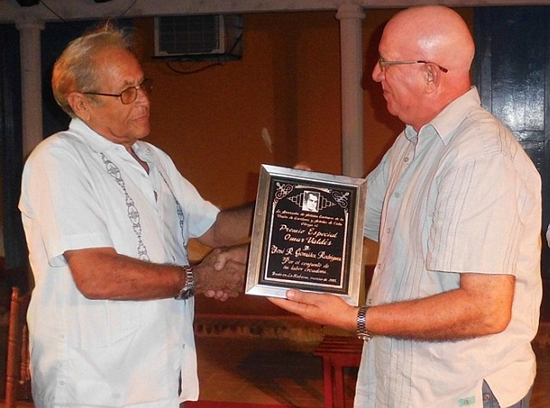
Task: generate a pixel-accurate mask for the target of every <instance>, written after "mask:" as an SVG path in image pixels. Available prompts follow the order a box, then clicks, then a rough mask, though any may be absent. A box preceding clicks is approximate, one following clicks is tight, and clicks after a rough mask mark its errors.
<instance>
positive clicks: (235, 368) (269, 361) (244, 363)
mask: <svg viewBox="0 0 550 408" xmlns="http://www.w3.org/2000/svg"><path fill="white" fill-rule="evenodd" d="M314 346H315V344H312V343H295V342H291V341H287V340H273V339H271V340H261V339H250V338H248V339H244V338H227V337H208V336H204V337H201V336H198V337H197V352H198V360H199V378H200V382H201V396H200V401H212V402H220V403H223V402H226V403H233V404H234V405H232V406H233V407H241V406H242V407H243V408H245V407H251V408H252V407H254V405H257V406H264V407H265V406H268V407H273V408H278V407H281V408H283V407H288V408H321V407H323V406H324V401H323V380H322V364H321V360H320V358H319V357H314V356H313V355H312V350H313V348H314ZM536 351H537V360H538V375H537V379H536V381H535V387H534V394H533V399H532V401H531V408H549V407H550V347H548V346H547V347H545V348H544V349H540V348H537V350H536ZM355 378H356V370H355V369H352V368H349V369H346V370H345V385H346V386H345V389H346V408H348V407H351V406H352V400H353V389H354V383H355ZM199 405H200V404H186V408H193V407H194V406H199ZM21 406H22V407H32V405H27V404H22V405H21ZM216 406H217V407H223V405H222V404H220V405H216ZM0 407H3V404H2V402H1V401H0Z"/></svg>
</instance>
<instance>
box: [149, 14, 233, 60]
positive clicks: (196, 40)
mask: <svg viewBox="0 0 550 408" xmlns="http://www.w3.org/2000/svg"><path fill="white" fill-rule="evenodd" d="M242 32H243V23H242V15H238V14H227V15H225V14H223V15H222V14H208V15H188V16H166V17H155V57H156V58H167V59H173V60H200V59H219V58H228V59H240V58H241V57H242Z"/></svg>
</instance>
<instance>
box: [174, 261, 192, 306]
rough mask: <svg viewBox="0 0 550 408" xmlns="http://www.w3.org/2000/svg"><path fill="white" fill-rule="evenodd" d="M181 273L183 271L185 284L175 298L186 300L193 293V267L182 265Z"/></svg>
mask: <svg viewBox="0 0 550 408" xmlns="http://www.w3.org/2000/svg"><path fill="white" fill-rule="evenodd" d="M181 268H182V269H183V273H185V285H183V288H181V290H180V293H179V294H178V296H176V297H175V299H176V300H187V299H189V298H191V297H193V296H194V295H195V274H194V273H193V268H191V267H190V266H189V265H187V266H182V267H181Z"/></svg>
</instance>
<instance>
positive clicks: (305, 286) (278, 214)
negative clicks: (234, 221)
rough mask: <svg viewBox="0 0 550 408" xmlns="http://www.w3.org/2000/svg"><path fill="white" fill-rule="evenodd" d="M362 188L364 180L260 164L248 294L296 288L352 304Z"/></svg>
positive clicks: (271, 293) (278, 293)
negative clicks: (336, 296)
mask: <svg viewBox="0 0 550 408" xmlns="http://www.w3.org/2000/svg"><path fill="white" fill-rule="evenodd" d="M363 187H364V180H363V179H352V178H349V177H343V176H334V175H327V174H320V173H313V172H305V171H302V170H294V169H285V168H277V167H274V166H263V167H262V174H261V175H260V186H259V189H258V200H257V202H256V213H255V221H254V230H253V233H252V243H251V253H250V259H249V269H248V276H247V293H250V294H257V295H265V296H275V297H282V296H284V292H286V290H287V289H289V288H294V289H300V290H306V291H313V292H318V293H330V294H334V295H339V296H342V297H344V298H345V299H346V300H348V301H349V303H352V304H354V303H355V304H356V303H357V301H358V294H359V285H360V277H361V269H362V268H361V265H362V264H361V250H362V231H363V220H364V188H363ZM358 237H359V239H358Z"/></svg>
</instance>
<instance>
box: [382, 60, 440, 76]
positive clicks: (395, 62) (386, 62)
mask: <svg viewBox="0 0 550 408" xmlns="http://www.w3.org/2000/svg"><path fill="white" fill-rule="evenodd" d="M409 64H433V65H435V66H436V67H438V68H439V69H440V70H441V71H442V72H445V73H446V72H449V70H448V69H447V68H443V67H442V66H441V65H439V64H436V63H435V62H432V61H423V60H404V61H386V60H383V59H382V57H380V58H378V65H379V66H380V70H382V71H384V68H386V67H389V66H391V65H409Z"/></svg>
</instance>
